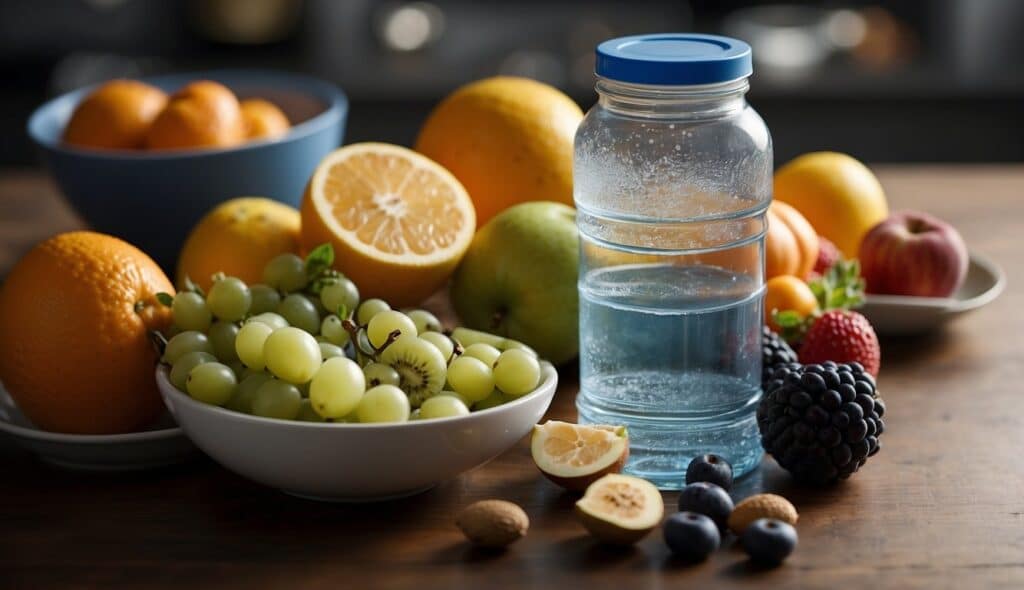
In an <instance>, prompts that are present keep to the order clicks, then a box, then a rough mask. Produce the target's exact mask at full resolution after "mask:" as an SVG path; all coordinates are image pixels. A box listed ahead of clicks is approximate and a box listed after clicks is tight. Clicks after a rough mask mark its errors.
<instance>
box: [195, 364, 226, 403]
mask: <svg viewBox="0 0 1024 590" xmlns="http://www.w3.org/2000/svg"><path fill="white" fill-rule="evenodd" d="M236 385H238V378H237V377H235V373H234V371H232V370H231V367H229V366H227V365H225V364H222V363H203V364H201V365H198V366H196V367H194V368H193V369H192V370H191V371H189V373H188V379H186V380H185V387H186V389H188V394H189V395H191V396H192V398H193V399H197V400H199V401H201V402H203V403H207V404H211V405H214V406H223V405H224V404H226V403H228V400H229V399H231V394H233V393H234V392H235V386H236Z"/></svg>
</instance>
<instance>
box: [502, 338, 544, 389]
mask: <svg viewBox="0 0 1024 590" xmlns="http://www.w3.org/2000/svg"><path fill="white" fill-rule="evenodd" d="M538 383H540V363H539V362H538V361H537V357H535V356H533V355H532V354H530V353H529V352H527V351H525V350H522V349H519V348H512V349H509V350H506V351H505V352H503V353H501V356H499V357H498V360H497V361H495V363H494V384H495V385H497V386H498V389H500V390H501V391H502V392H503V393H505V394H506V395H509V396H512V397H519V396H521V395H524V394H527V393H530V392H531V391H533V390H534V389H536V388H537V384H538Z"/></svg>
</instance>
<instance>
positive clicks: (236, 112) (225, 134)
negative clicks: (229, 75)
mask: <svg viewBox="0 0 1024 590" xmlns="http://www.w3.org/2000/svg"><path fill="white" fill-rule="evenodd" d="M243 141H245V125H244V123H243V122H242V112H241V109H240V108H239V106H238V99H237V98H235V94H234V93H233V92H231V90H229V89H228V88H227V87H226V86H224V85H223V84H219V83H217V82H211V81H209V80H200V81H198V82H192V83H190V84H188V85H186V86H185V87H184V88H182V89H181V90H179V91H178V92H176V93H174V95H173V96H171V99H170V100H169V101H168V103H167V108H165V109H164V110H163V112H162V113H160V116H158V117H157V118H156V120H155V121H153V125H152V126H151V127H150V128H149V133H148V134H147V135H146V147H148V148H150V149H186V148H201V147H208V148H214V147H230V146H233V145H238V144H240V143H242V142H243Z"/></svg>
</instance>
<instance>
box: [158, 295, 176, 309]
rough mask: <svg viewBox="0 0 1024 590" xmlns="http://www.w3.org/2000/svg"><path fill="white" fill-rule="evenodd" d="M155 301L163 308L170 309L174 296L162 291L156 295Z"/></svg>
mask: <svg viewBox="0 0 1024 590" xmlns="http://www.w3.org/2000/svg"><path fill="white" fill-rule="evenodd" d="M156 300H157V301H159V302H160V304H161V305H163V306H164V307H170V306H172V305H174V296H173V295H171V294H169V293H164V292H163V291H161V292H159V293H157V294H156Z"/></svg>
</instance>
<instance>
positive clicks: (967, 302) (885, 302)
mask: <svg viewBox="0 0 1024 590" xmlns="http://www.w3.org/2000/svg"><path fill="white" fill-rule="evenodd" d="M1005 286H1006V275H1005V274H1004V273H1003V270H1002V269H1001V268H999V266H998V265H997V264H996V263H995V262H992V261H991V260H989V259H987V258H985V257H983V256H980V255H978V254H971V260H970V264H969V265H968V267H967V278H966V279H965V280H964V284H963V285H962V286H961V287H960V288H959V289H958V290H957V292H956V293H954V294H953V296H952V297H907V296H903V295H868V296H867V297H866V298H865V300H864V306H863V307H862V308H860V309H858V310H857V311H859V312H861V313H862V314H864V315H865V316H866V317H867V318H868V320H869V321H870V322H871V325H872V326H874V328H875V331H876V332H878V333H879V334H884V335H889V336H897V335H906V334H918V333H922V332H927V331H929V330H934V329H936V328H938V327H939V326H942V325H943V324H945V323H946V322H948V321H950V320H952V319H954V318H956V317H959V316H961V315H963V314H965V313H967V312H969V311H973V310H975V309H978V308H979V307H982V306H983V305H987V304H989V303H991V302H992V300H994V299H995V298H996V297H998V296H999V294H1000V293H1002V292H1003V288H1004V287H1005Z"/></svg>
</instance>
